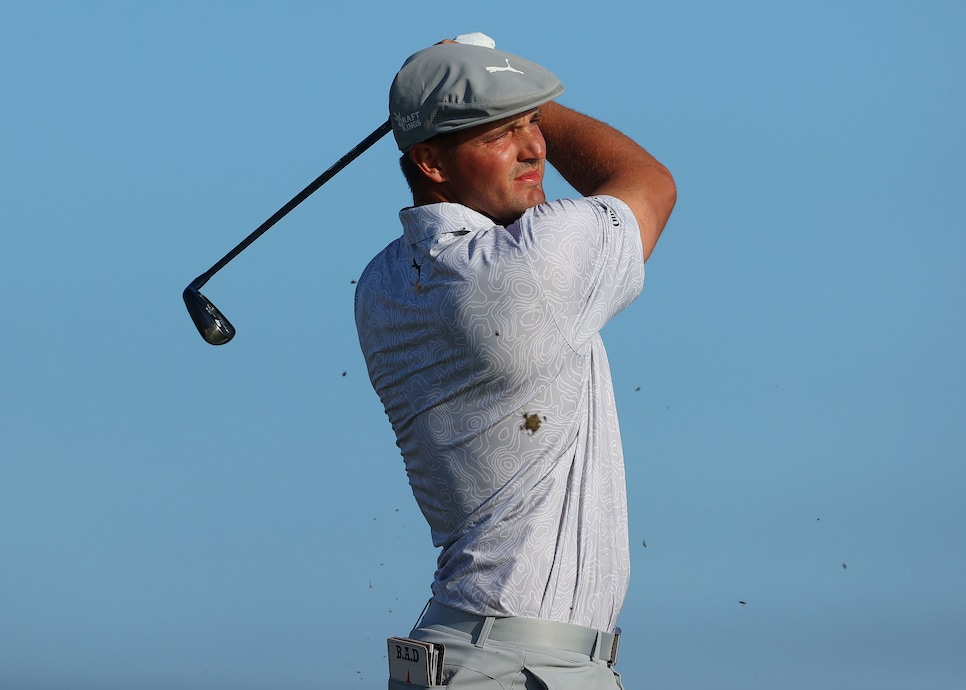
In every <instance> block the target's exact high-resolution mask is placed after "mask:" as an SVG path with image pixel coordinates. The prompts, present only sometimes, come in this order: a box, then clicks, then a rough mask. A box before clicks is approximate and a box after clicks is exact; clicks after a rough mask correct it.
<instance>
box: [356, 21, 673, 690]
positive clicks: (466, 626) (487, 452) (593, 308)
mask: <svg viewBox="0 0 966 690" xmlns="http://www.w3.org/2000/svg"><path fill="white" fill-rule="evenodd" d="M484 39H486V37H482V36H480V35H475V36H471V37H470V39H469V40H468V43H472V44H468V43H467V42H459V43H457V42H453V41H446V42H443V43H441V44H437V45H435V46H432V47H430V48H427V49H425V50H423V51H421V52H418V53H416V54H415V55H413V56H412V57H410V58H409V60H407V61H406V63H405V64H404V65H403V67H402V68H401V69H400V71H399V73H398V74H397V75H396V77H395V79H394V81H393V83H392V87H391V89H390V93H389V110H390V117H391V119H392V125H393V134H394V136H395V139H396V142H397V144H398V146H399V149H400V151H401V152H402V158H401V166H402V170H403V173H404V175H405V177H406V179H407V181H408V184H409V186H410V188H411V190H412V195H413V205H412V206H411V207H409V208H405V209H403V210H402V211H401V212H400V214H399V217H400V220H401V221H402V236H401V237H399V238H398V239H396V240H395V241H393V242H392V243H391V244H389V246H387V247H386V248H385V249H384V250H383V251H382V252H380V253H379V254H378V255H377V256H376V257H375V258H374V259H373V260H372V262H371V263H370V264H369V266H368V267H367V268H366V270H365V272H364V273H363V275H362V277H361V278H360V280H359V283H358V286H357V290H356V302H355V315H356V323H357V327H358V332H359V341H360V344H361V346H362V351H363V353H364V356H365V360H366V364H367V367H368V371H369V376H370V379H371V381H372V385H373V387H374V388H375V390H376V392H377V393H378V394H379V397H380V399H381V400H382V403H383V405H384V406H385V410H386V414H387V415H388V417H389V420H390V422H391V423H392V427H393V429H394V431H395V433H396V438H397V445H398V446H399V448H400V451H401V453H402V457H403V459H404V461H405V466H406V472H407V475H408V478H409V483H410V486H411V487H412V491H413V494H414V496H415V498H416V501H417V503H418V504H419V507H420V509H421V510H422V513H423V515H424V516H425V518H426V520H427V521H428V523H429V526H430V529H431V533H432V538H433V543H434V544H435V546H437V547H438V548H439V549H440V553H439V559H438V562H437V567H436V573H435V577H434V580H433V583H432V599H431V600H430V602H429V604H427V607H426V609H425V610H424V612H423V614H422V615H421V617H420V619H419V620H418V622H417V623H416V626H415V628H414V629H413V630H412V631H411V632H409V637H410V638H413V639H419V640H425V641H429V642H434V643H438V644H441V645H443V646H444V648H445V656H444V664H443V669H444V670H443V680H444V682H445V683H447V684H448V685H449V687H450V688H452V689H453V690H464V689H465V690H491V689H492V690H508V689H510V688H514V689H520V688H527V689H529V688H549V689H557V688H562V689H567V690H595V689H597V688H609V689H613V688H620V687H621V685H620V676H619V675H618V674H617V672H616V671H615V669H614V668H613V666H614V662H615V661H616V655H617V647H618V644H617V642H618V640H619V631H618V629H617V628H616V624H617V619H618V615H619V613H620V610H621V605H622V603H623V600H624V595H625V592H626V589H627V584H628V578H629V575H630V559H629V545H628V530H627V510H626V491H625V481H624V464H623V463H624V458H623V452H622V448H621V437H620V431H619V428H618V421H617V410H616V406H615V401H614V392H613V384H612V381H611V374H610V369H609V366H608V362H607V354H606V352H605V350H604V345H603V342H602V340H601V337H600V330H601V329H602V328H603V327H604V326H605V325H606V324H607V323H608V322H609V321H610V320H611V319H612V318H613V317H614V316H615V315H616V314H617V313H618V312H620V311H621V310H623V309H624V308H626V307H627V306H629V305H630V304H631V302H633V301H634V300H635V299H636V298H637V296H638V295H639V294H640V292H641V289H642V287H643V283H644V262H645V260H646V259H647V258H648V256H649V255H650V253H651V250H652V249H653V248H654V245H655V243H656V242H657V240H658V237H659V236H660V234H661V231H662V229H663V228H664V225H665V223H666V221H667V219H668V216H669V215H670V213H671V209H672V208H673V206H674V203H675V198H676V191H675V185H674V182H673V180H672V178H671V175H670V174H669V173H668V171H667V170H666V169H665V168H664V166H662V165H661V164H660V163H658V162H657V161H656V160H655V159H654V158H653V157H652V156H651V155H650V154H648V153H647V151H645V150H644V149H643V148H641V147H640V146H638V145H637V144H636V143H634V142H633V141H632V140H631V139H629V138H628V137H626V136H624V135H623V134H621V133H620V132H618V131H616V130H615V129H613V128H611V127H609V126H608V125H606V124H604V123H602V122H599V121H597V120H595V119H592V118H590V117H587V116H585V115H582V114H580V113H577V112H575V111H573V110H570V109H568V108H566V107H564V106H562V105H559V104H557V103H555V102H554V99H556V98H557V97H559V96H560V95H561V94H562V93H563V92H564V87H563V85H562V84H561V83H560V81H559V80H558V79H557V77H556V76H554V75H553V74H552V73H551V72H549V71H548V70H546V69H545V68H543V67H541V66H540V65H537V64H535V63H533V62H531V61H529V60H526V59H524V58H522V57H519V56H516V55H513V54H510V53H506V52H502V51H500V50H497V49H496V48H494V47H490V46H492V45H493V44H492V43H488V40H484ZM466 40H467V39H464V41H466ZM474 44H475V45H474ZM547 163H549V164H550V165H552V166H553V167H554V168H556V170H557V171H558V172H559V173H560V174H561V175H562V176H563V178H564V179H565V180H566V181H567V182H568V183H569V184H570V185H571V186H572V187H573V188H574V189H575V190H576V191H577V192H578V194H579V196H577V197H576V198H572V199H560V200H556V201H548V200H547V199H546V198H545V196H544V190H543V179H544V173H545V166H546V164H547ZM631 644H633V643H631ZM625 648H626V647H625ZM389 687H390V688H412V687H414V686H413V685H406V684H405V683H401V682H396V681H392V680H390V686H389Z"/></svg>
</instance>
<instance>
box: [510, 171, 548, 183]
mask: <svg viewBox="0 0 966 690" xmlns="http://www.w3.org/2000/svg"><path fill="white" fill-rule="evenodd" d="M542 180H543V175H542V174H541V172H540V170H530V171H527V172H525V173H523V174H522V175H520V176H519V177H517V178H516V181H517V182H521V183H523V184H538V183H540V182H541V181H542Z"/></svg>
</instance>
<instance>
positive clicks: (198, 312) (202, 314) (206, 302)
mask: <svg viewBox="0 0 966 690" xmlns="http://www.w3.org/2000/svg"><path fill="white" fill-rule="evenodd" d="M182 296H183V297H184V305H185V307H187V308H188V314H189V315H190V316H191V320H192V321H194V323H195V327H196V328H197V329H198V332H199V333H201V337H202V338H204V339H205V342H208V343H210V344H212V345H224V344H225V343H227V342H228V341H229V340H231V339H232V338H234V337H235V327H234V326H232V325H231V323H230V322H229V321H228V319H226V318H225V315H224V314H222V313H221V312H220V311H218V307H216V306H215V305H214V304H212V303H211V300H210V299H208V298H207V297H205V296H204V295H202V294H201V291H200V290H196V289H194V288H192V287H191V286H190V285H189V286H188V287H186V288H185V289H184V293H183V295H182Z"/></svg>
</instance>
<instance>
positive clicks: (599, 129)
mask: <svg viewBox="0 0 966 690" xmlns="http://www.w3.org/2000/svg"><path fill="white" fill-rule="evenodd" d="M540 110H541V113H542V115H541V118H540V130H541V131H542V132H543V136H544V138H545V139H546V142H547V161H548V162H549V163H550V164H551V165H552V166H553V167H554V168H556V169H557V171H558V172H559V173H560V174H561V175H562V176H563V178H564V179H565V180H566V181H567V182H568V183H570V185H571V186H572V187H573V188H574V189H576V190H577V191H578V192H579V193H580V194H581V195H583V196H593V195H596V194H607V195H609V196H613V197H617V198H618V199H620V200H621V201H623V202H624V203H625V204H627V205H628V206H629V207H630V209H631V211H632V212H633V213H634V216H635V217H636V218H637V223H638V225H639V226H640V230H641V241H642V243H643V247H644V260H645V261H646V260H647V258H648V257H649V256H650V254H651V251H652V250H653V249H654V245H655V244H657V240H658V238H659V237H660V236H661V231H662V230H664V226H665V224H666V223H667V219H668V217H669V216H670V215H671V209H673V208H674V203H675V201H676V200H677V189H676V187H675V185H674V179H673V178H672V177H671V173H670V172H668V169H667V168H665V167H664V166H663V165H661V164H660V163H659V162H658V161H657V160H656V159H655V158H654V157H653V156H652V155H651V154H649V153H648V152H647V151H645V150H644V149H643V148H642V147H641V146H639V145H638V144H637V143H636V142H634V141H633V140H632V139H630V138H629V137H627V136H625V135H624V134H622V133H621V132H619V131H617V130H616V129H614V128H613V127H611V126H610V125H607V124H604V123H603V122H600V121H599V120H595V119H594V118H592V117H588V116H587V115H583V114H581V113H578V112H577V111H575V110H571V109H570V108H567V107H565V106H562V105H560V104H559V103H546V104H544V105H542V106H540Z"/></svg>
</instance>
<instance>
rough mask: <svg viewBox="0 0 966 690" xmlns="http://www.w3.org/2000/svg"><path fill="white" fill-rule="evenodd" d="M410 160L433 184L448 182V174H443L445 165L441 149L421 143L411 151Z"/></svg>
mask: <svg viewBox="0 0 966 690" xmlns="http://www.w3.org/2000/svg"><path fill="white" fill-rule="evenodd" d="M409 159H410V160H411V161H412V162H413V163H414V164H415V165H416V167H417V168H419V170H420V171H421V172H422V173H423V175H425V176H426V177H427V178H428V179H429V180H430V181H431V182H436V183H437V184H439V183H442V182H446V180H447V178H446V174H445V173H444V172H443V164H442V161H441V160H440V155H439V148H438V147H437V146H433V145H432V144H428V143H426V142H421V143H419V144H416V145H415V146H413V147H412V148H411V149H410V150H409Z"/></svg>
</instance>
